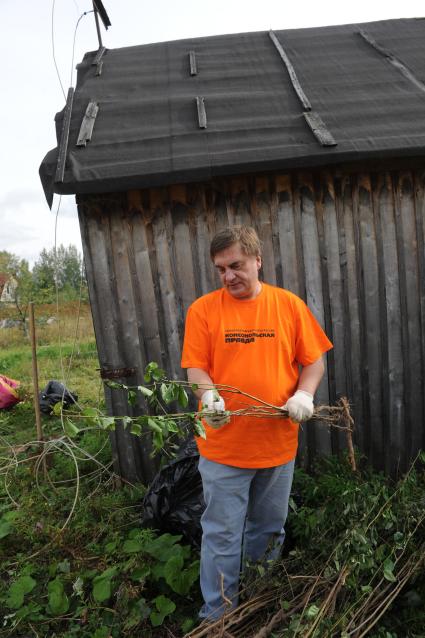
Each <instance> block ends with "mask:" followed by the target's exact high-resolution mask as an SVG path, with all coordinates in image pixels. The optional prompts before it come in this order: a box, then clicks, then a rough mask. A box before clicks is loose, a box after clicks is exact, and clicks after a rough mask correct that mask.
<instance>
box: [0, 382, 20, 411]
mask: <svg viewBox="0 0 425 638" xmlns="http://www.w3.org/2000/svg"><path fill="white" fill-rule="evenodd" d="M20 385H21V384H20V383H19V381H15V380H14V379H9V378H8V377H5V376H4V375H3V374H0V410H4V409H5V408H11V407H12V405H15V404H16V403H19V401H20V398H19V396H18V393H17V392H16V389H15V388H19V386H20Z"/></svg>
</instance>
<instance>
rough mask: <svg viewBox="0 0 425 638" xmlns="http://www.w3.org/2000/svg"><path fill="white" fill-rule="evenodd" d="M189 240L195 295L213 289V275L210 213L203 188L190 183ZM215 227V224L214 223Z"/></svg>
mask: <svg viewBox="0 0 425 638" xmlns="http://www.w3.org/2000/svg"><path fill="white" fill-rule="evenodd" d="M188 204H189V218H188V223H189V231H190V242H191V246H192V250H193V253H194V258H193V259H194V263H195V264H196V266H195V272H194V275H195V289H196V290H195V294H196V297H200V296H201V295H203V294H205V293H207V292H210V291H211V290H214V288H215V276H214V272H213V268H212V265H211V259H210V236H211V234H212V231H211V228H210V226H211V224H212V223H213V222H214V220H213V217H212V215H211V214H210V215H208V210H207V204H206V193H205V188H204V187H203V186H202V185H197V184H196V185H191V186H190V187H189V188H188ZM214 228H215V225H214Z"/></svg>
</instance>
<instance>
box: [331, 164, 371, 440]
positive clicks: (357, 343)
mask: <svg viewBox="0 0 425 638" xmlns="http://www.w3.org/2000/svg"><path fill="white" fill-rule="evenodd" d="M336 191H337V199H339V200H340V205H338V206H337V212H338V217H339V221H338V228H339V235H338V239H339V250H340V264H341V280H342V281H341V283H342V295H343V298H342V307H341V312H343V316H344V324H345V329H344V356H345V361H346V370H345V376H346V383H347V396H348V399H349V401H350V404H351V406H352V410H353V416H354V420H355V424H356V428H355V431H354V440H355V442H356V444H357V445H358V446H359V447H360V448H361V449H364V445H365V419H364V417H363V414H364V410H363V394H362V360H363V353H362V350H361V343H362V339H361V335H362V330H361V319H360V305H361V301H359V290H360V287H359V281H358V264H359V263H360V261H361V258H360V255H359V253H358V250H357V248H358V246H359V241H358V240H355V237H356V236H357V235H356V233H355V229H356V230H358V225H357V221H356V217H355V215H354V211H353V206H354V203H353V193H352V183H351V178H350V176H349V175H343V176H342V178H341V179H340V187H339V188H336ZM339 193H340V194H339ZM362 307H363V306H362ZM340 354H341V353H340V352H339V351H338V350H335V357H339V356H340Z"/></svg>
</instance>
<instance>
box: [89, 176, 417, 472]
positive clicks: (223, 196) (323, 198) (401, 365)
mask: <svg viewBox="0 0 425 638" xmlns="http://www.w3.org/2000/svg"><path fill="white" fill-rule="evenodd" d="M424 194H425V170H424V169H420V170H418V169H417V168H410V169H409V168H403V169H402V170H400V169H398V170H389V169H386V170H382V171H373V172H371V171H364V172H358V171H357V172H356V171H353V170H350V171H349V170H348V169H347V170H344V169H341V168H339V169H338V170H332V171H331V170H329V171H324V170H321V171H319V172H296V173H295V172H294V173H291V174H273V175H271V174H269V175H265V176H255V177H253V176H242V177H232V178H223V179H218V180H214V181H213V182H208V183H204V184H190V185H179V186H170V187H167V188H163V189H152V190H143V191H131V192H128V193H124V194H117V195H110V194H109V195H106V194H105V195H101V196H98V195H96V196H95V195H91V196H87V195H85V196H79V197H78V208H79V216H80V226H81V232H82V238H83V250H84V258H85V263H86V269H87V276H88V283H89V291H90V300H91V305H92V312H93V319H94V325H95V331H96V339H97V344H98V351H99V358H100V364H101V367H102V368H126V367H131V368H135V369H136V372H135V375H134V377H133V378H126V379H122V381H124V382H127V383H129V384H135V383H136V382H142V375H143V369H144V366H145V365H146V363H148V362H149V361H152V360H155V361H157V362H158V363H159V364H160V365H161V366H162V367H164V368H165V369H166V370H167V372H168V373H169V375H170V376H174V377H182V371H181V369H180V351H181V345H182V339H183V330H184V317H185V312H186V310H187V308H188V306H189V304H190V303H191V302H192V301H193V300H194V299H195V298H196V297H198V296H199V295H202V294H204V293H206V292H209V291H210V290H212V289H214V288H215V287H217V286H219V285H220V284H219V281H218V279H217V276H216V274H215V272H214V269H213V267H212V266H211V263H210V260H209V243H210V240H211V238H212V237H213V235H214V234H215V232H216V231H218V230H219V229H221V228H223V227H225V226H227V225H233V224H250V225H252V226H254V227H255V228H256V229H257V231H258V234H259V236H260V238H261V240H262V242H263V277H264V280H265V281H267V282H269V283H272V284H276V285H278V286H283V287H285V288H288V289H289V290H292V291H293V292H295V293H296V294H298V295H300V296H301V297H303V298H304V299H305V300H306V302H307V304H308V305H309V307H310V308H311V310H312V311H313V313H314V314H315V316H316V317H317V319H318V320H319V322H320V323H321V324H322V326H323V327H324V328H325V330H326V332H327V334H328V336H329V337H330V339H331V340H332V341H333V343H334V350H333V351H331V352H330V353H329V354H328V357H327V372H326V375H325V379H324V381H323V382H322V384H321V386H320V389H319V391H318V395H317V401H318V402H321V403H333V402H334V401H335V400H336V399H337V397H339V396H341V395H346V396H348V398H349V400H350V402H351V404H352V407H353V413H354V418H355V422H356V435H355V442H356V444H357V446H358V447H359V448H360V450H361V451H362V452H363V453H364V455H365V456H366V457H367V459H368V460H369V462H370V463H371V464H373V466H374V467H375V468H377V469H382V470H385V471H386V472H391V473H393V474H394V473H397V472H398V471H402V470H404V469H406V467H407V466H408V464H409V462H410V461H411V459H413V458H414V457H415V455H416V454H417V452H418V450H419V449H421V448H422V449H423V448H424V446H425V426H424V416H425V392H424V370H425V252H424V230H425V196H424ZM106 395H107V396H106V398H107V404H108V409H109V411H110V413H112V414H123V413H125V412H126V411H127V410H128V408H127V406H126V404H125V401H124V398H123V396H122V394H120V392H117V391H113V392H111V391H110V390H106ZM137 409H138V408H137V407H136V410H137ZM343 445H344V443H343V439H342V438H341V437H340V436H339V435H338V433H336V432H335V431H332V432H328V431H327V430H326V429H324V428H323V427H318V426H315V425H313V424H310V425H308V424H307V425H305V426H304V427H303V431H302V434H301V451H300V455H301V457H302V459H303V460H304V462H306V463H308V462H310V461H311V459H312V458H313V457H314V455H316V454H323V453H326V454H327V453H330V452H338V451H339V450H341V448H342V447H343ZM113 450H114V460H115V467H116V469H117V470H118V471H119V472H120V473H121V474H122V475H123V476H125V477H126V478H127V479H129V480H143V481H146V480H149V479H150V478H151V477H152V474H153V472H154V470H155V465H154V462H153V461H152V459H150V457H149V449H148V446H147V445H145V444H144V443H141V442H140V441H138V440H136V439H135V438H134V437H132V436H131V435H128V434H127V433H126V432H122V431H117V433H116V434H115V435H114V440H113Z"/></svg>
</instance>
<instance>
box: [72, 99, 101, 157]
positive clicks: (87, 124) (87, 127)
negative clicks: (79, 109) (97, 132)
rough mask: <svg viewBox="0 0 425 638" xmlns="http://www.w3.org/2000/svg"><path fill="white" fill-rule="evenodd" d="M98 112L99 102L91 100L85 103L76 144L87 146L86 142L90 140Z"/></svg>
mask: <svg viewBox="0 0 425 638" xmlns="http://www.w3.org/2000/svg"><path fill="white" fill-rule="evenodd" d="M98 112H99V104H98V103H97V102H95V101H94V100H91V101H90V102H89V103H88V105H87V108H86V112H85V114H84V117H83V121H82V122H81V126H80V132H79V133H78V139H77V144H76V146H87V142H90V140H91V138H92V135H93V127H94V123H95V121H96V117H97V114H98Z"/></svg>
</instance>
